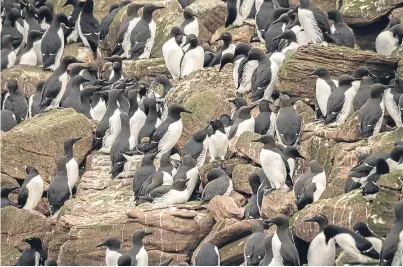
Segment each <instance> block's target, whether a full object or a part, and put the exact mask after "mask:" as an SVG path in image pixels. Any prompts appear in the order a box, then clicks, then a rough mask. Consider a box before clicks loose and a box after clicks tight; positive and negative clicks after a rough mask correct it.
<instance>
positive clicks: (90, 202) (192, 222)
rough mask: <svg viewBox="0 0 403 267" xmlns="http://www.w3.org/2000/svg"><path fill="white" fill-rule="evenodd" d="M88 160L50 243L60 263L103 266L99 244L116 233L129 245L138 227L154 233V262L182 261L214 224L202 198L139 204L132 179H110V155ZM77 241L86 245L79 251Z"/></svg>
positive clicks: (148, 242)
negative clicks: (152, 206)
mask: <svg viewBox="0 0 403 267" xmlns="http://www.w3.org/2000/svg"><path fill="white" fill-rule="evenodd" d="M86 163H87V165H86V170H87V171H86V172H85V173H84V175H83V177H82V178H81V181H80V184H79V187H78V190H77V196H76V198H75V199H73V200H69V201H67V202H66V204H65V206H64V207H63V208H62V210H61V211H60V214H59V217H58V221H57V224H56V229H55V231H54V234H53V236H52V241H51V243H50V245H49V254H50V255H49V256H50V257H52V258H58V262H59V264H60V265H103V264H104V263H105V250H104V249H98V248H96V247H95V245H96V244H98V243H101V242H103V241H104V240H105V239H106V238H107V237H109V236H115V237H118V238H120V240H122V244H123V247H124V248H125V249H126V250H127V249H128V248H129V247H130V246H131V242H132V241H131V239H132V235H133V232H134V231H136V230H140V229H144V228H147V230H150V231H152V232H153V235H151V236H147V238H146V239H145V241H144V243H145V247H146V250H147V251H148V252H149V263H150V265H158V264H159V262H162V261H165V260H168V259H169V258H174V263H173V264H177V263H178V262H180V261H185V260H187V259H188V256H187V255H188V253H189V251H190V250H191V249H192V248H193V249H194V248H195V247H196V246H197V244H198V242H200V241H201V240H202V239H203V238H204V237H205V236H206V235H207V233H208V232H209V231H210V229H211V228H212V226H213V222H214V219H213V217H212V216H211V215H210V213H208V212H207V211H206V210H205V209H204V208H202V207H200V203H199V202H198V203H187V204H186V205H183V206H181V207H168V208H165V209H150V208H147V207H146V206H145V205H143V206H142V207H141V206H139V207H137V208H136V207H135V205H134V202H133V196H132V189H131V183H127V181H125V180H123V181H120V180H117V179H115V180H111V179H110V174H109V172H110V164H111V163H110V159H109V156H108V155H101V154H91V155H90V156H88V159H87V162H86ZM138 163H139V162H136V164H138ZM126 180H129V181H130V179H126ZM197 208H199V209H197ZM94 238H95V239H94ZM77 246H80V248H82V250H80V251H79V252H77Z"/></svg>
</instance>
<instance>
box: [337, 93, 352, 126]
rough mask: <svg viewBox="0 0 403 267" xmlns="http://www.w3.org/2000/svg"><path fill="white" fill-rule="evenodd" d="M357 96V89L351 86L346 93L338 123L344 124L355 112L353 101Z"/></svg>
mask: <svg viewBox="0 0 403 267" xmlns="http://www.w3.org/2000/svg"><path fill="white" fill-rule="evenodd" d="M354 97H355V89H354V87H353V86H351V87H350V89H348V90H347V91H346V92H345V93H344V104H343V108H342V109H341V112H340V113H339V115H338V116H337V120H336V122H337V125H340V124H342V123H343V122H345V121H346V120H347V119H348V117H350V116H351V115H352V114H353V101H354Z"/></svg>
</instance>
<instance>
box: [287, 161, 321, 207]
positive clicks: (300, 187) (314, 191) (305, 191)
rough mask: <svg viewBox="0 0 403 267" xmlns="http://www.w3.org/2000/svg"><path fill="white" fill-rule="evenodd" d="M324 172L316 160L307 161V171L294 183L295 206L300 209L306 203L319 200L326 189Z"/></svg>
mask: <svg viewBox="0 0 403 267" xmlns="http://www.w3.org/2000/svg"><path fill="white" fill-rule="evenodd" d="M326 184H327V182H326V173H325V171H324V170H323V168H322V166H320V165H319V163H318V162H317V161H316V160H311V161H310V162H309V171H308V172H307V173H304V174H302V175H301V176H300V177H299V178H298V180H297V181H296V182H295V184H294V195H295V199H296V201H297V207H298V209H299V210H302V209H303V208H304V207H305V206H306V205H308V204H311V203H314V202H316V201H318V200H319V198H320V196H321V195H322V193H323V191H324V190H325V189H326Z"/></svg>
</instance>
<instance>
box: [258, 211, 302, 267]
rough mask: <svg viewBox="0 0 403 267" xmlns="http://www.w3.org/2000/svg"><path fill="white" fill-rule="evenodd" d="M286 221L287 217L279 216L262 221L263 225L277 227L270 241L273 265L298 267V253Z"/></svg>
mask: <svg viewBox="0 0 403 267" xmlns="http://www.w3.org/2000/svg"><path fill="white" fill-rule="evenodd" d="M288 220H289V219H288V217H287V216H285V215H284V214H281V215H278V216H276V217H274V218H271V219H270V220H267V221H264V223H265V224H269V225H270V224H275V225H276V226H277V229H276V232H275V233H274V235H273V240H272V250H273V261H274V262H273V263H274V264H273V265H276V266H282V265H284V266H299V265H300V261H299V255H298V251H297V249H296V247H295V244H294V241H293V238H292V234H291V231H290V229H289V222H288Z"/></svg>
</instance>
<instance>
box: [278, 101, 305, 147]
mask: <svg viewBox="0 0 403 267" xmlns="http://www.w3.org/2000/svg"><path fill="white" fill-rule="evenodd" d="M301 130H302V119H301V116H300V115H299V114H298V112H297V110H296V109H295V108H294V107H293V106H292V105H291V99H290V97H289V96H288V95H281V96H280V109H279V111H278V114H277V119H276V136H277V140H278V142H279V143H280V144H282V145H286V146H296V145H297V144H298V142H299V138H300V134H301Z"/></svg>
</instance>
